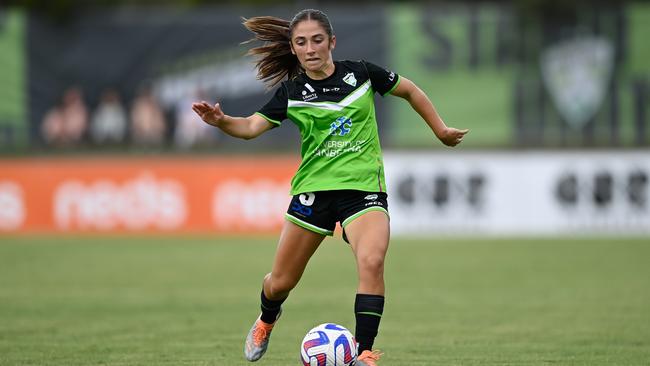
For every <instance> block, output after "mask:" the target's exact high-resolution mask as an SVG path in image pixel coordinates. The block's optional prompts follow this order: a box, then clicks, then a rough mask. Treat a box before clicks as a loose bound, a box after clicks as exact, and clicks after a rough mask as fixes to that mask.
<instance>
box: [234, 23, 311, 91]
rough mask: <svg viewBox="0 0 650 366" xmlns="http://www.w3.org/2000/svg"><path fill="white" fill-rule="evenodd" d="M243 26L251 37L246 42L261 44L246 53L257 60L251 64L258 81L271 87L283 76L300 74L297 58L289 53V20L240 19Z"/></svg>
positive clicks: (290, 76) (300, 69)
mask: <svg viewBox="0 0 650 366" xmlns="http://www.w3.org/2000/svg"><path fill="white" fill-rule="evenodd" d="M243 24H244V26H245V27H246V28H247V29H248V30H249V31H251V32H253V34H254V35H255V36H254V38H253V39H251V40H249V41H248V42H251V41H256V40H257V41H262V42H264V44H263V45H261V46H258V47H254V48H251V49H250V50H248V52H247V53H246V54H247V55H252V56H258V57H259V58H258V60H257V61H256V63H255V66H256V67H257V78H258V79H260V80H263V81H264V82H265V83H267V84H268V85H269V87H272V86H274V85H275V84H277V83H279V82H280V81H282V79H284V78H285V76H286V77H288V78H289V79H291V78H293V77H295V76H296V75H298V73H300V72H301V71H302V67H301V66H300V63H299V62H298V58H297V57H296V56H295V55H294V54H292V53H291V43H290V42H291V38H290V37H291V36H290V30H289V24H290V23H289V21H287V20H284V19H280V18H276V17H269V16H263V17H254V18H250V19H244V22H243Z"/></svg>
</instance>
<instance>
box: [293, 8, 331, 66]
mask: <svg viewBox="0 0 650 366" xmlns="http://www.w3.org/2000/svg"><path fill="white" fill-rule="evenodd" d="M335 45H336V37H334V36H332V38H331V39H330V37H329V36H328V35H327V32H325V29H324V28H323V27H322V26H321V25H320V23H318V22H317V21H315V20H305V21H302V22H300V23H298V24H296V26H295V27H294V28H293V34H292V37H291V52H292V53H293V54H294V55H296V57H298V61H299V62H300V64H301V65H302V67H303V68H304V69H305V70H306V71H307V72H308V73H310V74H314V73H322V72H325V71H326V70H327V69H328V67H330V66H333V65H334V63H333V61H332V50H333V49H334V46H335Z"/></svg>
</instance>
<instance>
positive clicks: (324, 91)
mask: <svg viewBox="0 0 650 366" xmlns="http://www.w3.org/2000/svg"><path fill="white" fill-rule="evenodd" d="M339 90H341V88H339V87H336V88H323V93H328V92H331V91H335V92H337V91H339Z"/></svg>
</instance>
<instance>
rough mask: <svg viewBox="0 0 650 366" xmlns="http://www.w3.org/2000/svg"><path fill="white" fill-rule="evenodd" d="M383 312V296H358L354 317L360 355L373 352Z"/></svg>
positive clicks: (355, 335) (355, 301) (355, 302)
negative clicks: (364, 352) (369, 351)
mask: <svg viewBox="0 0 650 366" xmlns="http://www.w3.org/2000/svg"><path fill="white" fill-rule="evenodd" d="M383 312H384V297H383V296H381V295H364V294H357V297H356V299H355V300H354V315H355V317H356V319H357V328H356V331H355V334H354V337H355V338H356V339H357V342H359V350H358V353H359V354H361V352H363V351H365V350H372V344H373V343H374V342H375V337H376V336H377V332H378V330H379V322H380V321H381V315H382V314H383Z"/></svg>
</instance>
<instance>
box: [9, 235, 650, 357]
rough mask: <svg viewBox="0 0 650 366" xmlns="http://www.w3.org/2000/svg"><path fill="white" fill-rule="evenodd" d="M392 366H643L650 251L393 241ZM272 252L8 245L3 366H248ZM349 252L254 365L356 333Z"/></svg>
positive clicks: (123, 241) (317, 261) (224, 242)
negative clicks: (316, 336) (331, 335)
mask: <svg viewBox="0 0 650 366" xmlns="http://www.w3.org/2000/svg"><path fill="white" fill-rule="evenodd" d="M391 245H392V247H391V249H390V251H389V257H388V262H387V268H386V278H387V286H388V293H387V305H386V309H385V312H384V319H383V322H382V326H381V332H380V336H379V338H378V339H377V342H376V345H377V347H378V348H381V349H382V350H384V351H385V353H386V355H385V357H384V359H383V362H382V363H381V365H382V366H398V365H589V366H593V365H647V364H648V360H650V311H649V310H648V309H650V265H649V264H650V241H649V240H648V239H647V238H645V239H639V240H621V239H609V240H604V239H603V240H588V239H583V240H575V239H574V240H552V239H544V240H541V239H540V240H530V239H528V240H510V239H509V240H505V239H493V240H460V239H455V240H419V241H418V240H394V241H393V243H392V244H391ZM274 249H275V239H274V238H268V239H264V238H257V239H252V238H249V239H242V238H228V239H220V238H196V237H195V238H183V237H171V238H165V239H161V238H144V237H140V238H124V237H113V238H93V237H83V238H70V237H64V238H61V237H54V238H45V237H40V238H33V237H23V238H13V237H1V238H0V365H61V366H63V365H65V366H73V365H246V364H248V363H247V362H246V361H244V360H243V356H242V341H243V338H244V337H245V335H246V333H247V332H248V328H249V326H250V324H251V322H252V321H253V320H254V319H255V317H256V316H257V315H258V297H259V291H260V283H261V278H262V276H263V274H264V273H265V272H266V271H268V270H269V268H270V265H271V260H272V256H273V252H274ZM355 282H356V276H355V271H354V267H353V260H352V255H351V253H350V252H349V248H348V247H347V246H346V245H345V244H343V243H342V242H341V241H340V240H338V239H328V240H326V242H325V243H324V244H323V247H322V248H321V249H320V250H319V251H318V252H317V254H316V256H315V257H314V258H313V260H312V263H311V264H310V266H309V267H308V269H307V272H306V274H305V276H304V277H303V280H302V282H301V284H300V285H299V287H298V288H297V289H296V290H295V291H294V292H293V293H292V296H291V297H290V299H289V300H288V301H287V303H286V304H285V307H284V309H285V312H284V315H283V318H282V321H281V323H279V326H278V327H277V328H276V330H275V331H274V334H273V340H272V342H271V346H270V349H269V352H268V353H267V355H266V356H265V357H264V358H263V359H262V360H261V361H260V362H258V363H257V364H258V365H260V366H263V365H268V366H270V365H283V366H285V365H298V364H299V362H298V347H299V344H300V341H301V339H302V337H303V336H304V334H305V332H306V331H307V330H308V329H309V328H311V327H312V326H314V325H316V324H319V323H321V322H326V321H331V322H338V323H341V324H343V325H346V326H348V327H351V328H353V327H354V323H353V315H352V302H353V296H354V291H355Z"/></svg>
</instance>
